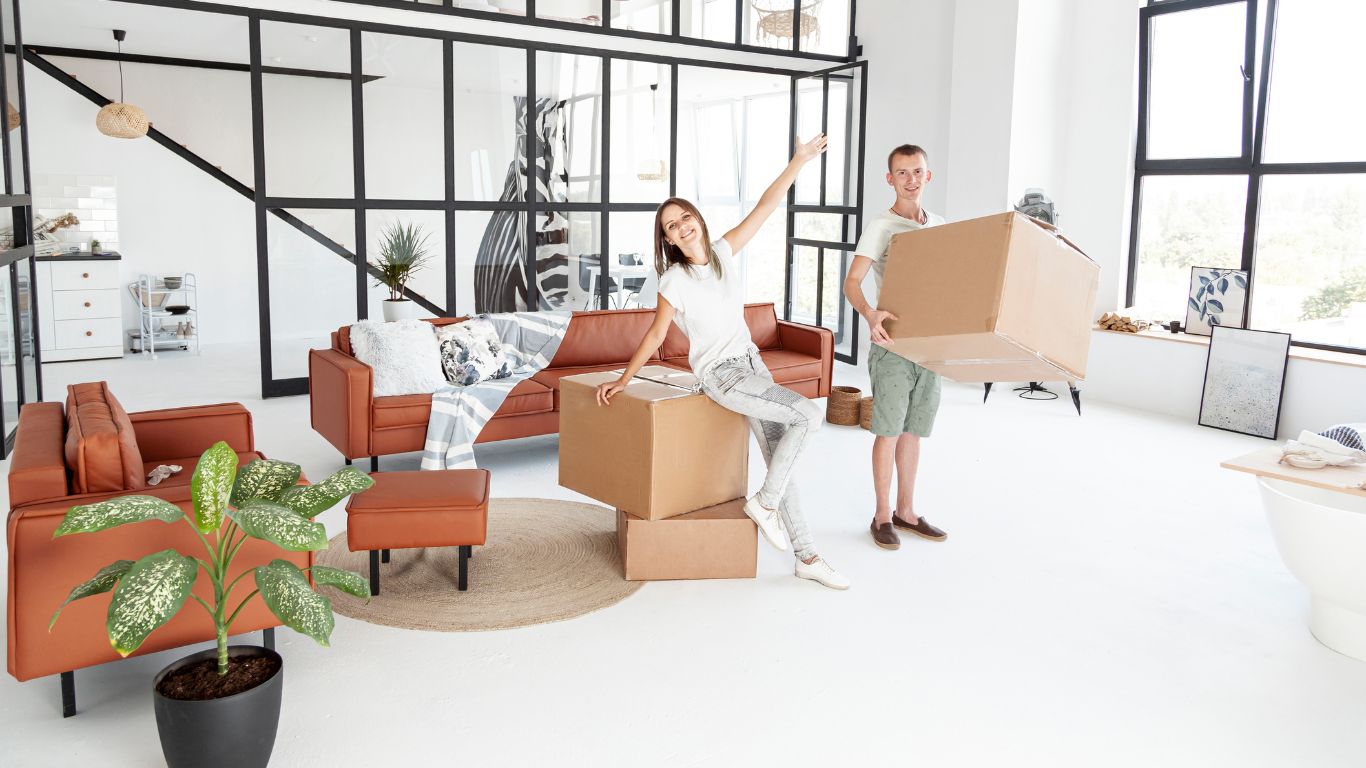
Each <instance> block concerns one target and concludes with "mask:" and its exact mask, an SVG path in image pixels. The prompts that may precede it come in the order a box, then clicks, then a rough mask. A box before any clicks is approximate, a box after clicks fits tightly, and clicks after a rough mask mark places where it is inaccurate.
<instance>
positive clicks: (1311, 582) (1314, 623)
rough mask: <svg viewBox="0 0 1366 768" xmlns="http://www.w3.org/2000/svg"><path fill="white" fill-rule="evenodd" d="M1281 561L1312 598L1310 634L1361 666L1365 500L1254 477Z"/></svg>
mask: <svg viewBox="0 0 1366 768" xmlns="http://www.w3.org/2000/svg"><path fill="white" fill-rule="evenodd" d="M1257 483H1258V485H1259V486H1260V487H1261V492H1262V506H1264V507H1265V508H1266V514H1267V517H1268V518H1269V519H1270V521H1271V533H1272V535H1273V536H1274V537H1275V539H1276V546H1277V547H1278V548H1279V549H1280V551H1281V558H1282V559H1283V560H1285V565H1286V567H1287V568H1289V569H1290V572H1291V573H1293V574H1295V578H1297V579H1299V580H1300V582H1301V583H1303V584H1304V585H1305V586H1306V587H1308V588H1309V591H1310V593H1311V595H1312V603H1311V608H1310V615H1309V631H1310V632H1312V633H1314V637H1316V638H1318V641H1319V642H1321V643H1323V644H1324V645H1326V646H1328V647H1329V648H1332V649H1333V650H1335V651H1337V652H1338V653H1341V654H1344V655H1347V656H1351V657H1352V658H1354V659H1360V660H1362V661H1366V498H1363V497H1361V496H1355V495H1351V494H1347V493H1340V492H1337V491H1330V490H1325V489H1322V488H1314V487H1311V486H1307V485H1300V484H1297V483H1288V482H1285V481H1283V480H1272V479H1270V478H1258V480H1257Z"/></svg>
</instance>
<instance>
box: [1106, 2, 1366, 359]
mask: <svg viewBox="0 0 1366 768" xmlns="http://www.w3.org/2000/svg"><path fill="white" fill-rule="evenodd" d="M1280 2H1281V0H1157V1H1154V0H1149V4H1148V5H1147V6H1145V7H1143V8H1140V9H1139V14H1138V15H1139V27H1138V57H1139V58H1138V133H1137V143H1136V149H1135V153H1134V184H1133V201H1132V210H1131V212H1130V229H1129V233H1130V234H1129V263H1128V279H1127V282H1126V285H1125V304H1126V305H1127V306H1132V305H1133V303H1134V299H1135V291H1136V288H1137V281H1138V255H1139V254H1138V251H1139V239H1140V235H1141V232H1140V229H1141V226H1142V214H1143V211H1142V207H1143V202H1142V201H1143V197H1142V196H1143V180H1144V179H1145V178H1148V177H1151V176H1246V177H1247V204H1246V209H1245V212H1244V218H1243V243H1242V259H1241V263H1240V265H1239V269H1242V270H1244V271H1246V272H1247V275H1248V289H1247V300H1246V301H1245V302H1244V303H1243V318H1242V319H1243V327H1248V324H1249V323H1248V321H1249V319H1250V317H1251V313H1252V303H1253V300H1254V296H1255V292H1256V289H1257V279H1256V277H1257V225H1258V218H1259V214H1260V210H1261V190H1262V180H1263V179H1264V178H1265V177H1267V176H1276V175H1297V174H1298V175H1303V174H1324V175H1330V174H1349V173H1352V174H1360V173H1366V162H1310V163H1268V162H1266V161H1265V159H1264V149H1265V145H1266V125H1267V101H1268V98H1267V97H1268V92H1269V91H1270V85H1271V74H1272V61H1273V59H1274V58H1275V43H1276V15H1277V11H1278V9H1279V5H1280ZM1238 3H1246V8H1247V22H1246V34H1245V40H1244V49H1243V73H1244V76H1243V114H1242V124H1243V133H1242V149H1241V154H1240V155H1239V156H1238V157H1214V158H1181V159H1161V160H1150V159H1148V128H1149V125H1148V118H1149V114H1150V112H1149V110H1150V107H1151V104H1152V99H1151V96H1152V94H1151V90H1150V89H1151V85H1152V82H1151V74H1152V73H1151V65H1152V42H1153V34H1152V25H1153V21H1154V20H1155V19H1157V18H1160V17H1161V16H1165V15H1168V14H1174V13H1182V12H1184V11H1194V10H1200V9H1203V8H1213V7H1217V6H1223V5H1236V4H1238ZM1263 8H1265V9H1266V15H1265V19H1264V28H1263V30H1262V36H1261V38H1260V40H1259V39H1258V35H1257V28H1258V19H1259V17H1260V11H1261V9H1263ZM1259 42H1260V45H1261V49H1260V50H1261V54H1262V56H1261V62H1260V65H1258V62H1257V53H1258V44H1259ZM1291 343H1292V344H1293V345H1294V346H1297V347H1306V348H1310V349H1323V350H1330V351H1334V352H1346V353H1351V354H1359V355H1366V349H1363V348H1359V347H1347V346H1341V345H1335V344H1321V343H1317V342H1311V341H1301V340H1296V339H1292V341H1291Z"/></svg>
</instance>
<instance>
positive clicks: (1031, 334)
mask: <svg viewBox="0 0 1366 768" xmlns="http://www.w3.org/2000/svg"><path fill="white" fill-rule="evenodd" d="M1099 282H1100V266H1099V265H1097V264H1096V263H1095V262H1094V261H1092V260H1091V259H1090V258H1089V257H1088V256H1087V255H1086V254H1084V253H1082V252H1081V249H1080V248H1078V247H1077V246H1076V245H1074V244H1072V242H1070V241H1069V240H1068V239H1067V238H1065V237H1063V236H1062V235H1061V234H1059V233H1058V232H1057V230H1055V229H1054V228H1053V227H1051V226H1049V225H1047V224H1044V223H1043V222H1040V221H1038V220H1036V219H1033V218H1030V217H1028V216H1025V215H1023V214H1020V213H1015V212H1013V211H1012V212H1011V213H1004V214H997V215H995V216H986V217H983V218H980V219H972V220H969V221H962V222H956V223H953V224H945V225H942V226H938V227H927V228H925V229H919V230H916V231H914V232H907V233H904V234H900V235H897V236H896V237H894V238H892V244H891V246H890V250H889V251H888V254H887V267H886V269H885V271H884V274H883V280H882V294H881V298H880V300H879V302H878V309H884V310H887V311H888V312H891V313H892V314H894V315H896V316H897V318H898V319H897V320H888V321H886V322H885V323H884V324H883V327H884V328H886V329H887V333H888V335H889V336H890V337H891V338H892V343H891V344H890V345H888V346H887V348H888V349H889V350H891V351H892V352H895V353H896V354H898V355H901V356H902V357H905V358H907V359H909V360H913V361H915V362H917V363H919V364H920V365H923V366H924V367H926V368H928V369H930V370H932V371H934V372H936V373H939V374H942V375H944V376H946V377H948V378H950V379H954V380H956V381H967V382H988V381H1081V380H1082V379H1084V378H1085V377H1086V356H1087V353H1088V352H1089V350H1090V348H1091V325H1092V323H1093V321H1094V316H1095V308H1096V288H1097V286H1098V284H1099Z"/></svg>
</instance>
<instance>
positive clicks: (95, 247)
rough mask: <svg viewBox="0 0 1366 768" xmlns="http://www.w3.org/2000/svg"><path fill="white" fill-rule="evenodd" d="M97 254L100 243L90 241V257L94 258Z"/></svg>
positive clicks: (93, 240)
mask: <svg viewBox="0 0 1366 768" xmlns="http://www.w3.org/2000/svg"><path fill="white" fill-rule="evenodd" d="M99 252H100V241H99V240H95V239H91V241H90V255H91V256H96V255H99Z"/></svg>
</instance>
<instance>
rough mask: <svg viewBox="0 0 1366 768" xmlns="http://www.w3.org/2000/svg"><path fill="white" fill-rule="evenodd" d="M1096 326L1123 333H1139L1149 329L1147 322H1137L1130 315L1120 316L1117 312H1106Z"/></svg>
mask: <svg viewBox="0 0 1366 768" xmlns="http://www.w3.org/2000/svg"><path fill="white" fill-rule="evenodd" d="M1096 324H1097V325H1099V326H1100V327H1101V328H1103V329H1105V330H1107V331H1119V332H1121V333H1138V332H1139V331H1146V330H1148V328H1149V324H1148V321H1147V320H1135V319H1133V318H1131V317H1129V316H1128V315H1120V314H1118V313H1115V312H1106V313H1105V314H1103V315H1101V316H1100V320H1098V321H1097V322H1096Z"/></svg>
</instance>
